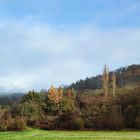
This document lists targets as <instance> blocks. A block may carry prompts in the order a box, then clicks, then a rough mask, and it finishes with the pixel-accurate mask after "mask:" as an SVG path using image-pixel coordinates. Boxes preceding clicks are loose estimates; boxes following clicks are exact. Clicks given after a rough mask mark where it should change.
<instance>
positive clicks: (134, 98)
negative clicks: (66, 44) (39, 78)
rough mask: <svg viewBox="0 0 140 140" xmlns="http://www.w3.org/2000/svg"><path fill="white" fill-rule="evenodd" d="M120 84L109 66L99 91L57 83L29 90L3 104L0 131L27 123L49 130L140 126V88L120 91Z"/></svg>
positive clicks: (0, 111) (137, 127)
mask: <svg viewBox="0 0 140 140" xmlns="http://www.w3.org/2000/svg"><path fill="white" fill-rule="evenodd" d="M116 83H117V76H116V73H115V72H114V73H111V75H110V72H109V70H108V67H107V65H105V66H104V68H103V73H102V88H101V89H100V90H99V91H98V94H90V92H91V91H90V90H87V91H86V92H87V93H86V94H83V92H84V91H83V90H76V89H74V88H72V87H67V88H66V87H63V88H62V87H59V88H55V87H54V86H51V87H50V89H49V90H41V91H40V92H36V91H34V90H33V91H29V92H28V93H27V94H24V95H22V96H19V100H18V101H17V102H14V104H12V105H8V104H7V105H6V104H3V105H1V108H0V131H7V130H24V129H26V127H27V126H29V127H33V128H40V129H46V130H54V129H59V130H120V129H125V128H129V129H130V128H131V129H139V128H140V96H139V94H140V87H139V86H132V87H131V88H121V90H120V91H119V90H118V86H117V84H116ZM118 91H119V92H118ZM94 92H95V91H93V93H94Z"/></svg>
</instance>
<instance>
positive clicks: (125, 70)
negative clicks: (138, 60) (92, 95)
mask: <svg viewBox="0 0 140 140" xmlns="http://www.w3.org/2000/svg"><path fill="white" fill-rule="evenodd" d="M112 72H113V71H111V72H110V73H109V75H110V78H111V75H112ZM114 73H115V75H116V78H117V81H116V85H117V87H123V86H128V85H139V84H140V65H130V66H128V67H122V68H119V69H116V70H115V71H114ZM70 87H72V88H74V89H76V90H85V89H91V90H95V89H100V88H101V87H102V76H101V75H97V76H96V77H87V78H86V79H85V80H79V81H77V82H75V83H73V84H71V86H70Z"/></svg>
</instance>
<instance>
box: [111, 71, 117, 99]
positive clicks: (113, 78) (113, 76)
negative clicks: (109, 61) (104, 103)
mask: <svg viewBox="0 0 140 140" xmlns="http://www.w3.org/2000/svg"><path fill="white" fill-rule="evenodd" d="M112 92H113V96H115V94H116V75H115V73H114V72H113V74H112Z"/></svg>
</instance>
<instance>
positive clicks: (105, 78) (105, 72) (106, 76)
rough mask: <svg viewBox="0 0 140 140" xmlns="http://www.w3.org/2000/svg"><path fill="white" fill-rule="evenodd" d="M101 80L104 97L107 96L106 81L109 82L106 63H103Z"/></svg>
mask: <svg viewBox="0 0 140 140" xmlns="http://www.w3.org/2000/svg"><path fill="white" fill-rule="evenodd" d="M102 82H103V93H104V95H105V97H106V98H107V96H108V83H109V70H108V67H107V65H105V66H104V68H103V77H102Z"/></svg>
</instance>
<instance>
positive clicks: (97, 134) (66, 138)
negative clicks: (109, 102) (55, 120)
mask: <svg viewBox="0 0 140 140" xmlns="http://www.w3.org/2000/svg"><path fill="white" fill-rule="evenodd" d="M0 140H140V131H45V130H37V129H29V130H26V131H21V132H0Z"/></svg>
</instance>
